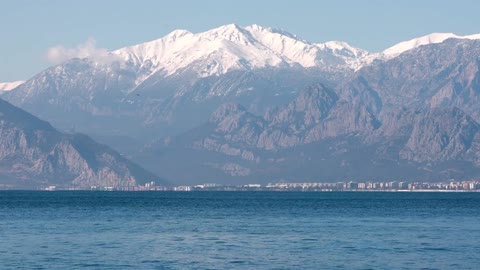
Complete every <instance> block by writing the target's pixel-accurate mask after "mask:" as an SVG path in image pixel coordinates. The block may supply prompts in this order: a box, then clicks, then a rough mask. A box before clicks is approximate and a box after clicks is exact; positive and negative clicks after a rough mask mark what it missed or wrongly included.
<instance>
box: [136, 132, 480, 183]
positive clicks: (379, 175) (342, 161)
mask: <svg viewBox="0 0 480 270" xmlns="http://www.w3.org/2000/svg"><path fill="white" fill-rule="evenodd" d="M392 148H394V147H390V146H388V145H382V144H371V145H366V144H365V143H364V142H363V140H362V138H360V137H358V136H354V135H352V136H345V137H342V138H331V139H325V140H322V141H321V142H317V143H311V144H308V145H302V146H297V147H293V148H288V149H283V150H279V151H275V152H270V151H258V152H256V160H253V161H252V160H245V159H244V158H242V157H239V156H231V155H225V154H224V153H218V152H212V151H206V150H200V149H192V148H187V147H185V146H184V145H182V143H181V142H178V143H172V144H170V145H169V146H164V147H160V148H157V149H155V151H154V153H152V152H147V153H143V155H140V156H137V157H135V159H136V160H137V161H138V162H140V163H141V164H142V165H143V166H145V167H146V168H148V169H150V170H152V171H154V172H156V173H158V174H159V175H160V176H162V177H164V178H165V179H169V180H170V181H172V182H175V183H177V184H193V183H197V184H198V183H212V182H213V183H223V184H245V183H262V184H265V183H268V182H282V181H288V182H309V181H310V182H335V181H345V180H354V181H369V180H385V181H390V180H391V181H394V180H397V181H415V180H427V181H438V180H445V179H451V178H458V177H462V178H469V177H474V176H475V175H478V173H480V168H478V167H475V166H472V164H471V162H467V161H445V162H436V163H425V162H421V163H419V162H413V161H408V160H402V159H399V157H398V154H397V153H398V152H397V151H395V150H398V149H392ZM386 149H387V152H386ZM180 160H181V162H180ZM158 164H162V166H161V167H159V166H158Z"/></svg>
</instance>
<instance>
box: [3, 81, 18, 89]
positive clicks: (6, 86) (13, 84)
mask: <svg viewBox="0 0 480 270" xmlns="http://www.w3.org/2000/svg"><path fill="white" fill-rule="evenodd" d="M22 83H24V81H15V82H0V91H10V90H12V89H14V88H15V87H17V86H19V85H20V84H22Z"/></svg>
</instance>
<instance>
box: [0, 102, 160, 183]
mask: <svg viewBox="0 0 480 270" xmlns="http://www.w3.org/2000/svg"><path fill="white" fill-rule="evenodd" d="M0 137H1V138H2V139H1V140H0V174H1V175H2V180H3V181H5V182H6V183H4V184H10V185H13V186H16V187H30V188H32V187H38V186H42V185H57V186H60V187H76V188H90V186H111V187H126V186H134V185H137V184H142V183H144V182H148V181H159V180H160V179H159V178H158V177H156V176H155V175H153V174H151V173H149V172H147V171H145V170H144V169H142V168H141V167H139V166H138V165H136V164H134V163H132V162H130V161H128V160H126V159H125V158H123V157H122V156H121V155H120V154H118V153H117V152H115V151H114V150H112V149H110V148H109V147H107V146H105V145H101V144H98V143H96V142H94V141H93V140H92V139H90V138H89V137H88V136H86V135H82V134H62V133H60V132H58V131H57V130H55V129H54V128H53V127H52V126H51V125H50V124H48V123H47V122H44V121H42V120H39V119H38V118H36V117H34V116H32V115H31V114H29V113H27V112H25V111H22V110H21V109H18V108H16V107H14V106H12V105H11V104H9V103H7V102H5V101H3V100H0Z"/></svg>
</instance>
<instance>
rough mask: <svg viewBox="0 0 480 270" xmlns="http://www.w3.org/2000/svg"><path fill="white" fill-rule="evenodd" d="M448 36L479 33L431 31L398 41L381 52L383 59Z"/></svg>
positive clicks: (467, 37)
mask: <svg viewBox="0 0 480 270" xmlns="http://www.w3.org/2000/svg"><path fill="white" fill-rule="evenodd" d="M449 38H456V39H480V34H478V35H469V36H458V35H455V34H453V33H433V34H430V35H426V36H423V37H419V38H414V39H411V40H408V41H404V42H400V43H398V44H396V45H394V46H392V47H390V48H388V49H386V50H384V51H383V52H382V53H381V56H382V57H383V58H385V59H391V58H394V57H396V56H398V55H400V54H402V53H403V52H406V51H409V50H411V49H415V48H418V47H420V46H423V45H428V44H436V43H442V42H444V41H445V40H447V39H449Z"/></svg>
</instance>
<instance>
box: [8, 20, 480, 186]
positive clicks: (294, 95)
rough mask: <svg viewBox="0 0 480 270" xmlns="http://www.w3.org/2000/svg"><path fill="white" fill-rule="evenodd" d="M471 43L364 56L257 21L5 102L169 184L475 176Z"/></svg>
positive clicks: (60, 73)
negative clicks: (86, 137)
mask: <svg viewBox="0 0 480 270" xmlns="http://www.w3.org/2000/svg"><path fill="white" fill-rule="evenodd" d="M479 39H480V35H470V36H457V35H454V34H443V33H434V34H431V35H427V36H424V37H420V38H416V39H413V40H409V41H405V42H402V43H399V44H397V45H394V46H392V47H390V48H388V49H386V50H384V51H383V52H379V53H369V52H367V51H365V50H362V49H359V48H354V47H353V46H351V45H349V44H347V43H345V42H339V41H331V42H326V43H311V42H308V41H305V40H303V39H301V38H299V37H298V36H295V35H293V34H290V33H288V32H286V31H284V30H281V29H276V28H265V27H261V26H258V25H251V26H247V27H240V26H238V25H235V24H231V25H225V26H221V27H219V28H216V29H212V30H209V31H206V32H203V33H197V34H194V33H191V32H188V31H186V30H176V31H174V32H172V33H170V34H168V35H166V36H165V37H163V38H160V39H158V40H154V41H151V42H146V43H143V44H139V45H134V46H130V47H125V48H121V49H118V50H115V51H112V52H109V53H106V54H103V55H96V56H92V57H89V58H84V59H71V60H68V61H66V62H64V63H62V64H60V65H57V66H53V67H50V68H48V69H46V70H44V71H42V72H40V73H39V74H37V75H35V76H34V77H32V78H31V79H29V80H27V81H26V82H24V83H22V84H20V85H19V86H17V87H16V88H15V89H13V90H11V91H8V92H6V93H4V94H3V95H2V98H4V99H5V100H7V101H9V102H11V103H12V104H13V105H16V106H18V107H20V108H22V109H24V110H26V111H28V112H30V113H32V114H34V115H36V116H39V117H41V118H43V119H45V120H47V121H49V122H51V123H52V124H53V126H55V127H57V128H58V129H60V130H63V131H68V132H70V133H72V132H77V131H80V132H82V133H86V134H89V135H90V136H92V137H93V138H94V139H96V140H98V141H100V142H101V143H105V144H109V145H110V146H111V147H113V148H115V149H117V150H118V151H120V152H121V153H122V154H123V155H124V156H125V157H128V158H130V159H132V160H133V161H135V162H137V163H138V164H141V165H142V166H144V167H146V168H147V169H149V170H151V171H153V172H154V173H156V174H157V175H159V176H160V177H162V178H164V179H168V180H169V181H170V182H172V183H181V184H183V183H186V184H189V183H199V182H206V181H216V182H223V183H245V182H253V181H257V182H265V181H283V180H288V181H306V180H309V181H314V180H315V181H327V180H340V179H341V180H345V179H346V178H350V179H357V178H362V179H380V178H381V179H405V180H423V179H429V180H445V179H451V178H455V179H457V178H458V179H465V178H471V177H475V176H477V175H478V168H479V166H480V162H479V160H478V157H479V156H480V152H479V151H480V150H479V148H478V147H479V142H480V141H479V140H480V135H479V134H478V126H479V124H478V122H479V121H480V114H479V112H480V107H479V105H478V104H480V103H479V100H478V98H479V92H480V72H479V67H480V40H479Z"/></svg>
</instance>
